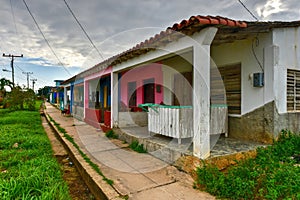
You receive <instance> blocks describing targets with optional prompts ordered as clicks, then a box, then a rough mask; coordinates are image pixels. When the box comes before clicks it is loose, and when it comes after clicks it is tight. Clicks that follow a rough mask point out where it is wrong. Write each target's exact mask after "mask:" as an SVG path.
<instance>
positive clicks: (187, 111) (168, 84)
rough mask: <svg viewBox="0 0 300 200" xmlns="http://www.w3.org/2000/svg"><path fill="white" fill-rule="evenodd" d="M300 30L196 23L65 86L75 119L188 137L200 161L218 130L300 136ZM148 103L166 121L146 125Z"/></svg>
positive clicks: (262, 136) (266, 137)
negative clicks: (296, 133)
mask: <svg viewBox="0 0 300 200" xmlns="http://www.w3.org/2000/svg"><path fill="white" fill-rule="evenodd" d="M299 26H300V21H293V22H245V21H236V20H232V19H228V18H224V17H219V16H217V17H212V16H200V15H198V16H192V17H190V18H189V19H187V20H183V21H181V22H180V23H178V24H174V25H173V26H172V27H169V28H167V29H166V30H165V31H162V32H160V33H158V34H156V35H155V36H153V37H151V38H150V39H148V40H146V41H144V42H141V43H139V44H137V45H136V46H135V47H133V48H131V49H129V50H127V51H125V52H123V53H121V54H119V55H116V56H114V57H112V58H109V59H107V60H105V61H103V62H102V63H99V64H97V65H96V66H94V67H92V68H90V69H88V70H86V71H83V72H81V73H79V74H78V75H76V76H75V77H72V78H71V79H68V80H66V81H65V82H63V83H62V84H63V85H64V87H65V94H67V91H70V94H71V96H72V97H71V102H72V103H71V104H72V113H73V115H74V116H77V117H79V118H81V119H83V120H85V121H86V122H87V123H90V124H92V125H94V126H99V123H102V122H104V121H106V123H110V125H111V127H122V126H133V125H138V126H149V127H152V128H153V130H155V127H153V124H159V125H160V126H161V129H166V128H168V131H169V130H170V128H171V129H176V131H178V130H179V132H180V130H182V131H185V132H188V133H187V137H191V138H192V141H193V153H194V155H195V156H197V157H199V158H206V157H208V156H209V154H210V137H211V134H214V133H215V129H218V131H217V133H218V134H219V133H222V132H225V133H226V134H227V132H228V135H229V137H233V138H239V139H243V140H251V141H258V142H264V143H271V142H272V141H273V139H276V138H277V136H278V134H279V132H280V130H281V129H290V130H292V131H299V129H300V123H299V119H300V115H299V110H300V99H299V98H300V97H299V94H298V93H299V89H300V87H299V85H300V82H299V80H300V66H299V62H300V50H299V46H300V44H299V43H300V40H299V38H300V29H299ZM147 103H151V104H153V106H154V107H155V108H154V109H156V111H157V109H161V112H163V113H166V114H165V115H164V116H160V117H161V118H159V120H158V119H153V118H148V114H147V113H146V112H144V111H143V109H142V108H143V107H141V106H140V105H143V104H144V106H146V107H148V109H150V110H151V108H150V107H151V104H147ZM149 106H150V107H149ZM150 110H149V113H151V112H152V111H150ZM105 116H106V120H105ZM149 116H150V114H149ZM174 116H177V117H174ZM180 116H184V117H180ZM107 117H108V118H109V119H107ZM213 118H216V119H213ZM171 119H172V120H173V121H172V120H171ZM174 119H175V121H174ZM186 119H188V120H186ZM151 120H152V121H151ZM155 120H156V121H155ZM157 120H158V121H157ZM176 120H178V121H177V122H176ZM149 123H150V124H149ZM186 123H189V125H188V126H187V127H186V128H184V129H179V128H175V126H173V125H175V124H176V127H177V125H178V127H182V125H183V124H186ZM227 130H228V131H227ZM179 139H180V138H179Z"/></svg>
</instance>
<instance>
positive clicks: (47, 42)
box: [23, 0, 71, 76]
mask: <svg viewBox="0 0 300 200" xmlns="http://www.w3.org/2000/svg"><path fill="white" fill-rule="evenodd" d="M23 3H24V4H25V6H26V9H27V11H28V13H29V14H30V16H31V17H32V19H33V21H34V23H35V25H36V26H37V28H38V29H39V31H40V33H41V35H42V36H43V38H44V40H45V42H46V44H47V45H48V47H49V48H50V50H51V51H52V53H53V55H54V56H55V57H56V59H57V60H58V62H59V64H60V65H61V66H62V67H63V68H64V69H65V71H66V72H67V73H68V74H69V75H70V76H71V73H70V72H69V70H68V69H67V68H66V67H65V66H64V64H63V63H62V62H61V60H60V59H59V58H58V56H57V54H56V53H55V51H54V50H53V48H52V47H51V45H50V43H49V41H48V40H47V39H46V37H45V35H44V33H43V31H42V30H41V28H40V26H39V24H38V23H37V21H36V20H35V18H34V16H33V14H32V13H31V11H30V9H29V7H28V5H27V3H26V1H25V0H23Z"/></svg>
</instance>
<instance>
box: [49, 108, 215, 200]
mask: <svg viewBox="0 0 300 200" xmlns="http://www.w3.org/2000/svg"><path fill="white" fill-rule="evenodd" d="M45 106H46V110H45V113H46V114H48V115H49V116H51V118H53V119H54V120H55V122H57V123H59V124H60V126H61V127H63V128H64V129H65V130H66V131H67V133H68V134H69V135H71V136H72V137H73V138H74V140H75V141H76V143H77V144H78V145H79V146H80V148H81V149H82V151H83V152H84V153H86V154H87V155H88V156H89V157H90V158H91V160H92V161H93V162H94V163H96V164H97V165H98V166H99V168H100V169H101V171H102V172H103V174H104V175H105V176H106V177H107V178H109V179H111V180H113V181H114V184H113V188H114V190H116V192H117V193H118V194H119V195H120V196H125V195H128V197H129V199H143V200H145V199H172V200H173V199H215V198H214V197H213V196H211V195H209V194H207V193H204V192H200V191H198V190H195V189H193V179H192V178H191V177H190V176H189V175H188V174H185V173H183V172H180V171H178V170H177V169H176V168H175V167H173V166H170V165H168V164H167V163H165V162H163V161H161V160H159V159H157V158H155V157H153V156H151V155H150V154H141V153H136V152H134V151H131V150H128V149H127V148H126V149H125V148H122V147H120V146H122V145H118V146H117V145H115V144H114V143H112V142H111V141H110V140H109V139H107V137H106V136H105V134H104V133H103V132H102V131H101V130H100V129H96V128H94V127H92V126H90V125H88V124H86V123H84V122H82V121H78V120H76V119H74V118H73V117H66V116H64V115H61V113H60V111H59V110H58V109H57V108H55V107H53V106H52V105H51V104H49V103H46V104H45ZM93 176H95V174H93ZM99 176H100V175H99ZM101 179H102V177H101ZM102 184H103V183H102ZM105 184H106V183H105ZM105 187H107V186H105ZM105 187H104V188H105ZM102 190H103V189H102ZM103 192H104V193H105V192H106V191H105V189H104V191H103Z"/></svg>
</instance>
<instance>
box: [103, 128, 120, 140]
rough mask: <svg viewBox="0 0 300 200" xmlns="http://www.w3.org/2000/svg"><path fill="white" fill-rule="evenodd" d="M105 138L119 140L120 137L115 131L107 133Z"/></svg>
mask: <svg viewBox="0 0 300 200" xmlns="http://www.w3.org/2000/svg"><path fill="white" fill-rule="evenodd" d="M105 136H106V137H108V138H110V139H118V138H119V136H118V135H117V134H116V133H115V132H114V131H113V130H109V131H107V132H106V133H105Z"/></svg>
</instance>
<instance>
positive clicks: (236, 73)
mask: <svg viewBox="0 0 300 200" xmlns="http://www.w3.org/2000/svg"><path fill="white" fill-rule="evenodd" d="M218 70H219V72H220V75H219V73H218V72H217V68H212V69H211V104H223V103H224V102H225V96H224V94H225V92H224V88H223V83H224V87H225V90H226V103H227V105H228V113H229V114H241V64H240V63H239V64H234V65H229V66H224V67H219V68H218ZM220 76H221V77H220ZM221 78H222V80H221Z"/></svg>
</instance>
